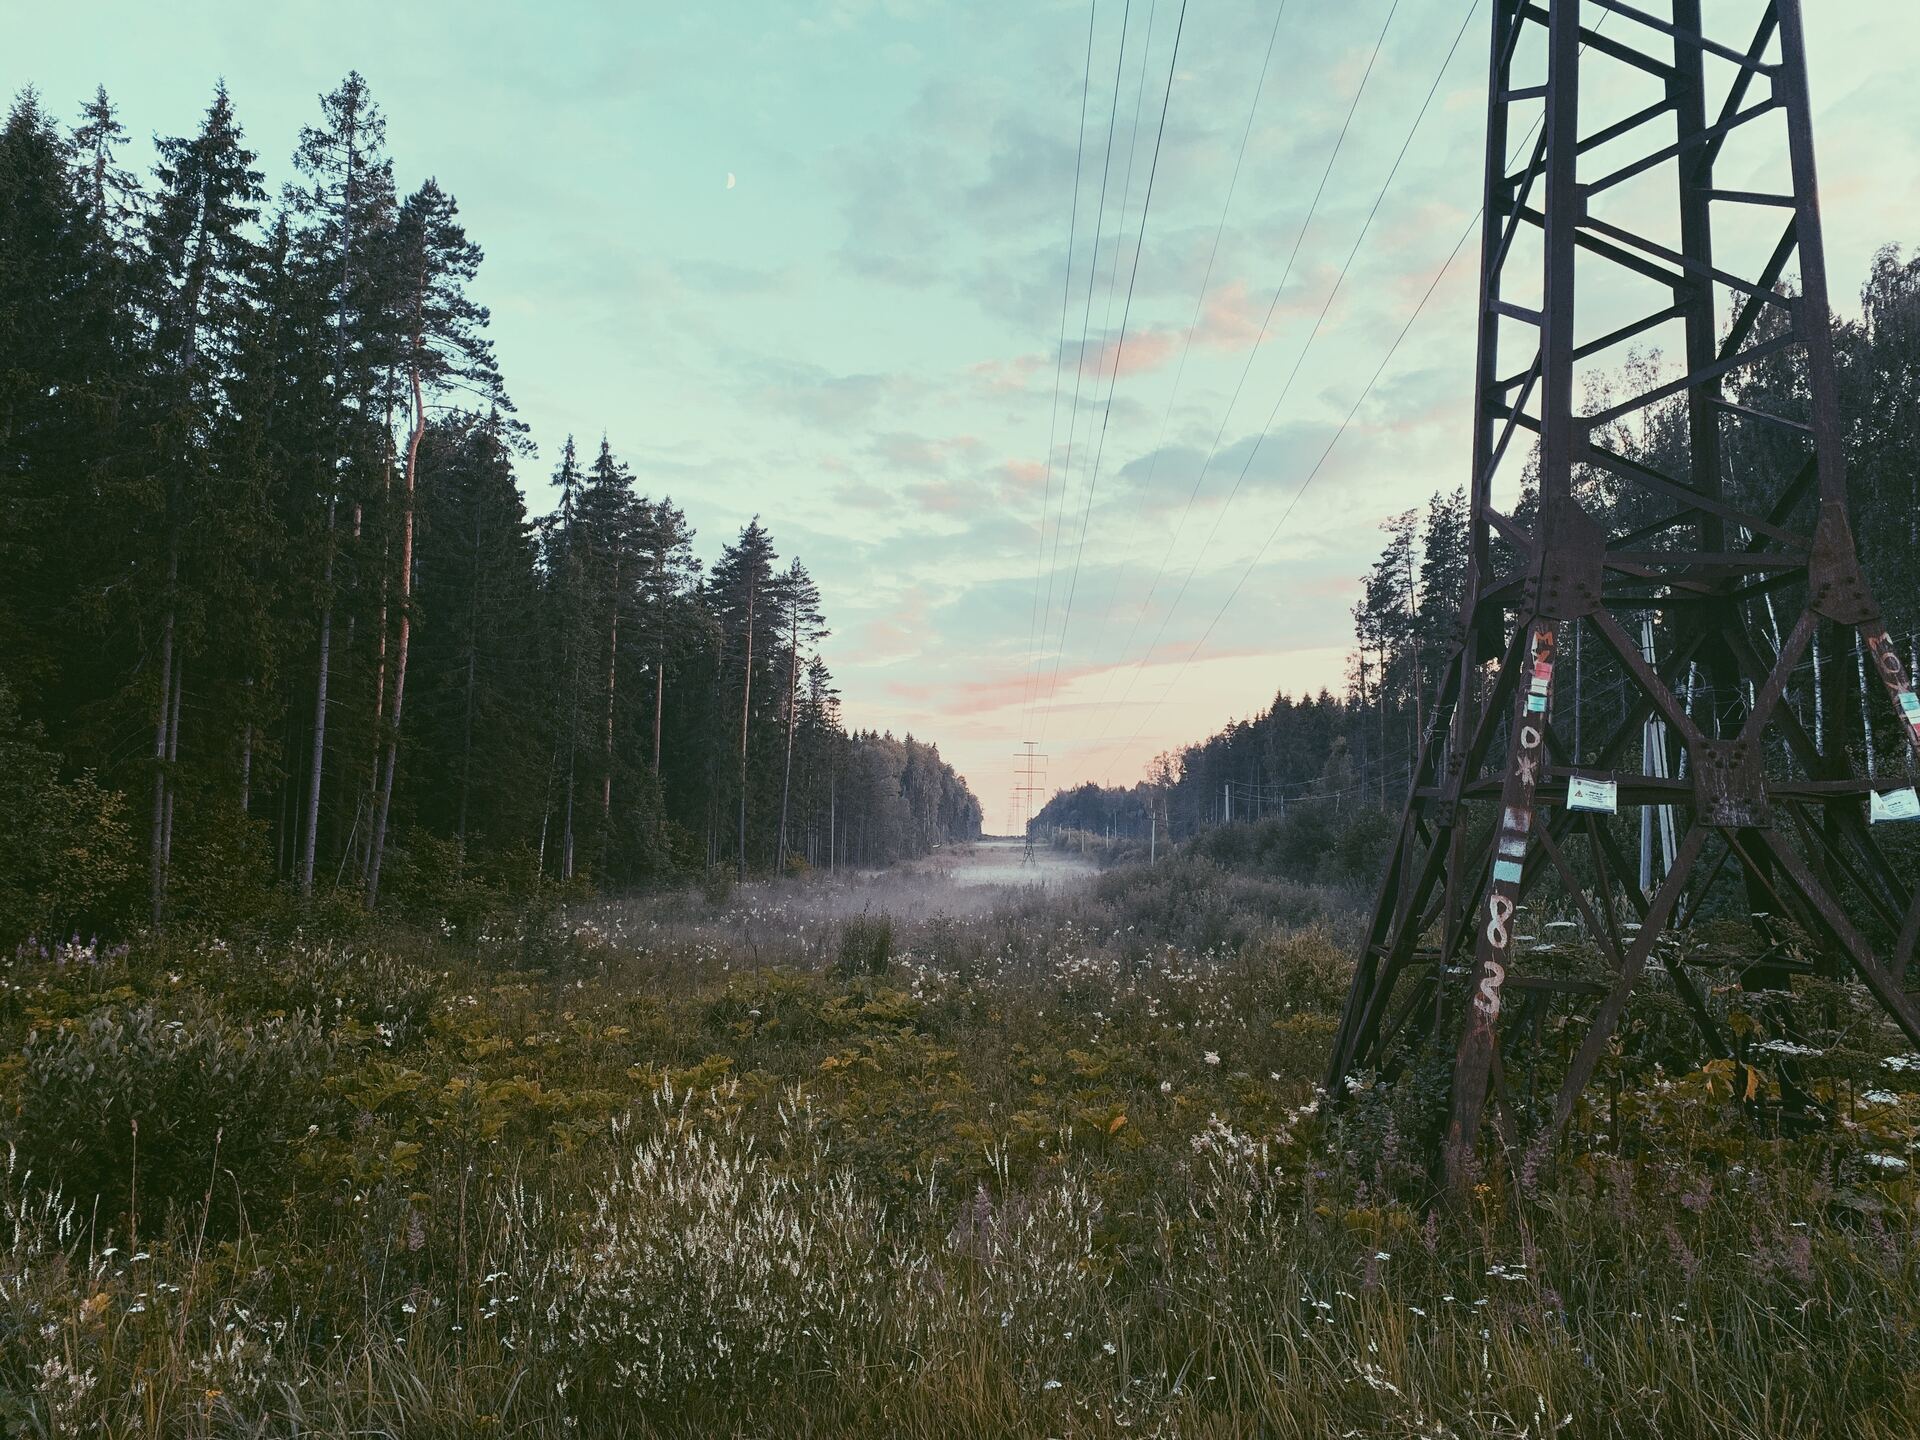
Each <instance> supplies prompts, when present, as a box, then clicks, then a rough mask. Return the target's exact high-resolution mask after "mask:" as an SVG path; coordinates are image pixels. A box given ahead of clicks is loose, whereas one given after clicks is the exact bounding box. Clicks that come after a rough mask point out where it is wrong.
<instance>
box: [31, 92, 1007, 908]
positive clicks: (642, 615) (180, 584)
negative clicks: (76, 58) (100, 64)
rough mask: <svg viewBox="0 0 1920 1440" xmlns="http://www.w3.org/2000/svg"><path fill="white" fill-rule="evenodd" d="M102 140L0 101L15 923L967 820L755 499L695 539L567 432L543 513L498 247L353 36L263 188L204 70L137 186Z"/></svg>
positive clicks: (693, 864) (744, 861) (711, 862)
mask: <svg viewBox="0 0 1920 1440" xmlns="http://www.w3.org/2000/svg"><path fill="white" fill-rule="evenodd" d="M126 138H127V132H126V129H125V128H124V126H123V125H122V124H121V122H120V119H119V117H118V115H117V114H116V111H115V108H114V106H113V105H112V104H111V103H110V101H109V100H108V98H107V96H106V94H105V93H104V91H103V92H100V93H98V94H97V95H96V96H95V98H94V99H93V100H91V101H90V102H88V103H87V104H86V105H85V106H84V107H83V108H82V109H81V110H80V112H79V117H78V123H77V124H75V125H73V126H71V127H67V126H63V125H62V124H61V123H59V122H58V121H57V120H56V118H55V117H54V116H53V115H51V114H50V113H49V112H48V110H47V108H46V107H45V106H44V105H43V103H42V102H41V100H40V99H39V98H38V97H37V96H36V95H35V94H34V93H32V92H31V91H29V92H27V93H25V94H23V95H22V96H20V97H19V99H18V100H17V101H16V102H15V103H14V105H13V106H12V109H11V111H10V113H9V114H8V116H7V119H6V125H5V130H4V133H3V134H0V940H6V941H9V942H10V941H12V940H15V939H18V938H20V937H21V936H23V935H26V934H29V933H38V934H40V935H42V936H46V935H47V934H49V933H52V932H53V931H54V930H56V929H57V930H58V931H59V932H60V933H65V931H66V930H67V929H69V928H72V927H75V926H79V927H100V928H104V929H108V930H112V929H114V928H116V927H122V926H124V925H126V924H129V923H133V922H135V921H149V922H153V923H162V922H173V921H190V922H198V923H203V924H209V925H217V924H221V923H225V922H227V921H230V920H232V919H234V918H236V917H238V916H241V915H244V914H245V913H246V912H247V911H248V909H249V908H250V907H258V906H261V905H264V904H266V903H268V901H269V899H270V898H271V897H285V896H298V897H311V896H314V895H316V894H320V895H325V896H333V897H336V898H345V897H350V898H352V899H353V900H355V901H357V902H359V903H364V904H365V905H368V906H372V905H375V904H379V903H388V904H393V905H402V906H404V905H408V904H414V905H417V906H420V907H423V908H431V907H433V906H435V905H439V904H444V903H445V897H446V896H447V895H448V894H449V893H450V892H457V891H460V890H462V889H463V888H470V887H474V886H481V887H491V888H492V889H494V890H496V891H501V892H506V891H512V890H515V889H526V888H530V887H532V886H533V885H534V884H535V883H536V882H538V881H541V880H544V881H547V882H561V883H567V882H571V883H574V884H576V885H577V886H580V887H584V886H586V885H589V884H598V885H601V886H627V885H633V884H639V883H645V882H649V881H655V880H658V879H661V878H663V877H667V876H670V875H673V874H683V873H688V872H703V871H706V870H709V869H714V868H717V867H724V868H726V869H729V870H733V871H736V872H737V873H739V874H741V875H745V874H747V873H748V872H749V871H773V870H779V869H788V868H793V867H797V866H800V865H803V864H811V865H815V866H826V865H830V864H835V863H853V864H863V865H864V864H882V863H886V862H888V861H890V860H893V859H896V858H899V857H902V856H908V855H913V854H917V853H921V852H924V851H925V850H926V849H928V848H929V847H931V846H933V845H935V844H938V843H941V842H942V841H946V840H951V839H957V838H970V837H971V836H973V835H974V834H976V833H977V832H978V830H979V824H980V808H979V806H978V804H977V803H976V801H975V800H974V798H973V796H972V795H971V794H970V793H969V791H968V790H967V787H966V785H965V782H964V781H963V780H962V779H961V778H960V777H959V776H958V775H956V774H955V773H954V772H953V770H952V769H951V768H950V767H949V766H948V765H946V764H945V763H944V762H943V761H942V760H941V758H940V755H939V752H938V750H937V749H936V748H935V747H934V746H933V745H930V744H926V743H922V742H920V741H917V740H914V739H913V738H911V737H909V738H907V739H904V740H896V739H894V738H893V737H892V736H891V735H887V734H875V733H871V732H856V733H849V732H848V731H847V730H846V729H845V728H844V727H843V725H842V722H841V719H840V714H839V709H838V702H837V698H836V692H835V688H834V682H833V677H832V674H831V673H830V672H829V670H828V668H827V666H826V663H825V661H824V660H823V659H822V657H821V654H820V650H819V644H820V642H821V640H822V639H823V638H824V637H825V636H826V635H827V633H828V631H827V624H826V620H825V617H824V612H823V609H822V601H821V596H820V593H819V590H818V587H817V586H816V585H815V583H814V582H813V580H812V579H811V578H810V577H809V575H808V573H807V570H806V568H805V567H804V566H803V565H802V564H801V563H800V561H799V560H797V559H788V560H786V561H784V562H783V560H782V559H781V557H780V556H779V555H777V554H776V551H775V546H774V541H773V538H772V536H771V535H770V533H769V532H768V530H767V529H766V528H765V527H764V526H762V525H761V523H760V522H759V520H758V519H756V520H754V521H753V522H752V523H750V524H748V525H747V526H746V527H745V528H744V529H743V530H741V531H740V532H739V534H738V535H737V536H736V537H735V538H734V539H733V540H732V541H730V542H729V543H727V544H726V545H724V546H723V547H722V548H721V551H720V554H719V556H718V557H717V558H716V559H715V560H714V561H713V563H712V564H711V565H710V566H703V564H702V563H701V561H700V560H698V559H697V558H696V556H695V545H694V541H695V537H694V534H693V531H692V529H691V528H690V527H689V525H688V523H687V521H686V518H685V516H684V514H683V513H682V511H681V510H680V509H679V508H678V507H676V506H675V505H674V503H673V502H672V501H671V500H670V499H667V498H665V497H662V498H660V499H658V500H655V499H652V498H650V497H648V496H647V495H645V494H643V493H642V487H641V484H640V482H639V481H638V480H637V479H636V477H635V475H634V474H633V473H632V471H631V470H630V468H629V467H628V466H627V465H626V464H625V463H623V462H622V461H621V459H620V458H619V456H618V454H617V453H616V452H615V450H614V449H613V448H612V446H611V445H610V444H609V443H608V441H607V440H606V439H605V438H602V439H601V440H600V441H599V443H598V445H597V448H596V447H595V446H592V445H589V446H587V447H586V448H585V449H584V450H583V449H577V448H576V446H575V444H574V441H573V440H572V438H571V437H569V438H568V440H567V441H566V444H565V447H564V449H563V451H562V452H561V459H560V462H559V465H558V467H557V469H556V470H555V471H554V472H553V474H552V481H553V484H554V486H555V487H556V488H557V491H558V503H557V505H556V506H555V508H554V509H553V511H552V513H550V514H548V515H545V516H539V517H535V516H532V515H530V514H529V511H528V507H527V504H526V501H525V499H524V498H523V489H522V487H523V484H524V483H525V481H526V479H527V476H526V474H525V473H524V471H525V468H526V466H527V464H528V461H529V457H530V456H531V455H532V453H533V449H532V445H531V443H530V440H529V438H528V436H527V433H526V430H525V427H524V426H523V425H522V424H521V423H520V422H519V421H518V420H516V419H515V416H514V409H513V405H512V403H511V401H510V399H509V396H508V391H507V387H506V384H505V381H504V379H503V377H502V375H501V372H500V368H499V365H498V364H497V361H496V357H495V355H494V352H493V348H492V345H491V343H490V342H489V340H488V337H487V321H488V316H487V311H486V309H485V308H484V307H483V306H481V305H480V304H479V303H477V301H476V300H475V299H474V298H473V294H472V288H473V282H474V279H475V276H476V274H477V272H478V269H479V266H480V263H481V250H480V247H479V245H478V244H477V243H475V241H474V240H472V239H471V238H470V237H469V236H468V235H467V233H466V231H465V229H464V228H463V226H462V224H461V219H460V213H459V209H458V207H457V206H456V204H455V202H454V198H453V196H452V195H450V194H448V193H447V192H446V191H445V190H444V189H443V188H442V187H441V186H440V185H439V184H438V182H436V181H435V180H433V179H428V180H426V181H425V182H424V183H423V184H421V185H420V186H419V188H417V189H416V190H414V191H413V192H412V193H411V194H406V195H402V194H400V193H399V192H398V190H397V189H396V186H395V181H394V172H393V162H392V160H391V159H390V157H389V156H388V154H387V150H386V143H385V141H386V137H385V122H384V119H383V117H382V115H381V112H380V110H379V108H378V106H377V105H376V103H375V102H374V100H373V98H372V97H371V96H370V95H369V93H368V90H367V87H366V85H365V83H364V82H363V81H362V80H361V78H360V77H359V76H358V75H357V74H355V75H349V76H348V77H347V78H346V80H345V81H343V82H342V83H341V85H340V86H339V87H338V88H337V89H336V90H334V91H333V92H332V93H331V94H329V95H326V96H324V97H322V99H321V102H320V107H319V112H318V113H317V115H316V116H315V117H314V123H313V124H312V125H311V126H309V127H307V128H305V129H304V130H302V132H301V134H300V136H299V141H298V145H297V147H296V149H295V150H294V153H293V156H292V171H293V177H294V178H293V179H292V180H291V182H290V183H288V184H287V185H286V186H285V187H284V188H283V189H282V191H281V192H280V193H279V195H278V196H277V197H275V196H272V195H270V193H269V191H268V189H267V188H266V183H265V177H264V174H263V172H262V171H261V170H260V169H259V168H257V163H256V161H257V157H256V155H255V152H254V151H253V150H252V149H250V148H249V145H248V142H247V140H246V138H245V136H244V134H243V132H242V129H241V126H240V123H239V120H238V119H237V117H236V116H235V114H234V111H233V107H232V105H231V103H230V101H229V99H228V96H227V93H226V90H225V88H224V86H223V87H220V88H218V89H217V90H216V91H215V93H214V96H213V101H212V103H211V105H210V106H209V107H208V109H207V111H206V115H205V119H204V121H203V123H202V124H201V126H200V128H199V130H198V131H197V133H195V134H192V135H186V136H179V137H173V138H163V139H159V140H157V141H156V146H157V150H158V163H157V164H156V166H155V167H154V170H153V173H152V175H151V176H150V177H149V178H147V179H146V180H145V181H142V180H140V179H138V178H136V177H135V176H134V175H133V174H132V173H131V172H130V170H129V169H128V168H127V167H126V166H125V165H123V164H122V162H121V160H120V158H119V155H120V152H121V149H122V147H123V146H124V144H125V141H126ZM543 478H544V477H543Z"/></svg>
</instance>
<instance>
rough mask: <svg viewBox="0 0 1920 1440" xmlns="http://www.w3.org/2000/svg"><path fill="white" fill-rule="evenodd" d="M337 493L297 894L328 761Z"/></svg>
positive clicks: (309, 856)
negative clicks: (329, 678)
mask: <svg viewBox="0 0 1920 1440" xmlns="http://www.w3.org/2000/svg"><path fill="white" fill-rule="evenodd" d="M339 506H340V500H339V497H338V496H337V495H329V496H328V497H327V559H326V564H325V565H324V566H323V567H322V568H321V574H320V587H321V590H322V592H323V594H324V597H325V598H324V599H323V600H322V601H321V605H320V669H319V677H318V679H317V680H316V681H315V683H314V690H313V763H312V765H311V767H310V768H309V771H308V775H307V834H306V839H305V842H304V844H303V846H302V848H301V852H300V894H301V895H302V896H303V897H304V896H308V895H311V894H313V858H314V853H315V847H316V846H317V845H318V844H319V841H320V779H321V775H322V773H323V772H324V771H325V769H326V763H327V674H328V670H329V664H330V661H331V659H332V655H333V535H334V525H335V522H336V519H337V516H338V514H339Z"/></svg>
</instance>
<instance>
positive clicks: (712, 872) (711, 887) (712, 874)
mask: <svg viewBox="0 0 1920 1440" xmlns="http://www.w3.org/2000/svg"><path fill="white" fill-rule="evenodd" d="M700 894H701V896H702V898H703V899H705V900H706V902H707V904H709V905H711V906H712V907H713V908H714V909H716V910H718V909H720V908H721V907H722V906H723V905H725V904H726V903H727V901H729V900H731V899H732V898H733V871H731V870H729V869H728V868H727V867H726V866H724V865H709V866H708V867H707V873H706V874H705V875H703V876H701V877H700Z"/></svg>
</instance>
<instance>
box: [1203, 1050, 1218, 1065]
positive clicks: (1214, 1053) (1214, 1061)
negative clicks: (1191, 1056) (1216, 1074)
mask: <svg viewBox="0 0 1920 1440" xmlns="http://www.w3.org/2000/svg"><path fill="white" fill-rule="evenodd" d="M1206 1061H1207V1064H1209V1065H1218V1064H1219V1063H1220V1052H1219V1051H1218V1050H1209V1051H1207V1054H1206Z"/></svg>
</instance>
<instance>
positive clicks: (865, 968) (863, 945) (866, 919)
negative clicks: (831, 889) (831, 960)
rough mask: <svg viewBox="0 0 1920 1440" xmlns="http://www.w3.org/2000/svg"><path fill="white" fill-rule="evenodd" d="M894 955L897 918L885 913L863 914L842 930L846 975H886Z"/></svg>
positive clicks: (842, 961) (840, 968) (842, 968)
mask: <svg viewBox="0 0 1920 1440" xmlns="http://www.w3.org/2000/svg"><path fill="white" fill-rule="evenodd" d="M892 958H893V921H892V920H891V919H890V918H889V917H888V916H885V915H860V916H856V917H855V918H854V919H852V920H849V921H848V922H847V924H846V928H845V929H843V930H842V931H841V932H840V958H839V961H838V963H837V964H836V966H835V968H836V969H837V970H838V971H839V972H840V973H841V974H842V975H884V974H886V973H887V962H888V961H889V960H891V959H892Z"/></svg>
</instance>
